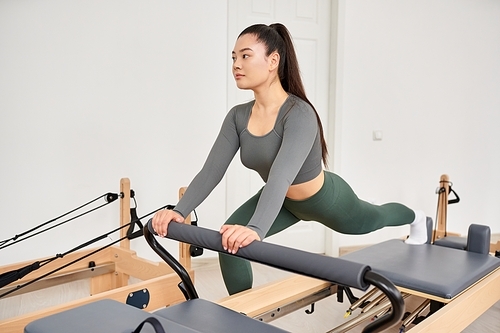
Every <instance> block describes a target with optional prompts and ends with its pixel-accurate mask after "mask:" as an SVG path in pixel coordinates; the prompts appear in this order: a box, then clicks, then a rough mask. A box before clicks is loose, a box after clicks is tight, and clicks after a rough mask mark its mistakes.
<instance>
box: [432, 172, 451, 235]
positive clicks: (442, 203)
mask: <svg viewBox="0 0 500 333" xmlns="http://www.w3.org/2000/svg"><path fill="white" fill-rule="evenodd" d="M438 191H439V192H438V210H437V218H436V219H437V221H436V230H434V235H433V239H432V240H433V241H434V240H436V239H440V238H443V237H445V236H446V218H447V213H448V193H449V191H450V178H449V177H448V175H441V178H440V179H439V190H438Z"/></svg>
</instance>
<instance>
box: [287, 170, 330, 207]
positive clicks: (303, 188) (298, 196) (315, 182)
mask: <svg viewBox="0 0 500 333" xmlns="http://www.w3.org/2000/svg"><path fill="white" fill-rule="evenodd" d="M324 181H325V174H324V172H323V171H322V172H320V173H319V175H318V176H316V178H313V179H311V180H310V181H307V182H305V183H301V184H295V185H292V186H290V187H289V188H288V192H286V197H287V198H288V199H292V200H305V199H308V198H310V197H312V196H313V195H315V194H316V193H318V191H319V190H320V189H321V187H322V186H323V182H324Z"/></svg>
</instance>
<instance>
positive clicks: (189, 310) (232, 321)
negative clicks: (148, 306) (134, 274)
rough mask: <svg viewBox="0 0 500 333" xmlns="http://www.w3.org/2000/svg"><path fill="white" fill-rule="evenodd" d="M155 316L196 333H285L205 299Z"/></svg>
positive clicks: (180, 305)
mask: <svg viewBox="0 0 500 333" xmlns="http://www.w3.org/2000/svg"><path fill="white" fill-rule="evenodd" d="M154 314H155V315H157V316H161V317H163V318H167V319H169V320H171V321H174V322H177V323H184V325H188V326H189V327H190V328H192V329H194V330H195V331H196V332H207V333H209V332H218V333H224V332H238V333H256V332H259V333H261V332H262V333H283V332H286V331H283V330H282V329H280V328H277V327H275V326H272V325H269V324H265V323H263V322H261V321H258V320H255V319H252V318H250V317H247V316H245V315H242V314H240V313H238V312H235V311H233V310H230V309H228V308H225V307H223V306H220V305H218V304H215V303H211V302H209V301H206V300H203V299H199V298H197V299H192V300H189V301H186V302H182V303H179V304H177V305H175V306H170V307H168V308H164V309H161V310H158V311H156V312H154Z"/></svg>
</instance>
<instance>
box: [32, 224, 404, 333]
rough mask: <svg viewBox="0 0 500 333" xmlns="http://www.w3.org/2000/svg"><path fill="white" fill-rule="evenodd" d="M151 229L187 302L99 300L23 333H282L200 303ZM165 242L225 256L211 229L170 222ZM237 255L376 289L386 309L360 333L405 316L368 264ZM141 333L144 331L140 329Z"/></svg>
mask: <svg viewBox="0 0 500 333" xmlns="http://www.w3.org/2000/svg"><path fill="white" fill-rule="evenodd" d="M153 233H154V232H153V231H152V230H150V222H148V223H147V224H146V226H145V227H144V236H145V238H146V240H147V242H148V243H149V244H150V246H151V247H152V248H153V250H154V251H155V252H156V253H157V254H158V255H159V256H160V257H161V258H162V259H163V260H164V261H165V262H167V263H168V265H170V266H171V267H172V269H173V270H174V271H175V272H176V273H177V274H178V275H179V277H180V278H181V280H182V283H181V284H179V288H180V289H181V290H182V291H183V294H184V296H185V299H186V301H184V302H182V303H179V304H176V305H173V306H170V307H166V308H163V309H160V310H157V311H155V312H153V313H149V312H146V311H143V310H140V309H136V308H133V307H130V306H128V305H126V304H122V303H118V302H112V301H109V300H102V301H98V302H94V303H91V304H86V305H84V306H81V307H78V308H74V309H70V310H67V311H64V312H61V313H58V314H54V315H51V316H48V317H45V318H41V319H38V320H36V321H34V322H32V323H30V324H28V325H27V326H26V328H25V333H49V332H59V331H61V329H63V328H64V327H67V326H68V325H71V328H72V332H75V333H79V332H89V331H99V332H103V333H104V332H130V331H131V330H134V329H135V328H137V329H136V330H135V331H134V332H139V331H140V332H153V330H152V328H151V327H149V326H143V325H144V323H146V322H148V323H151V322H152V321H154V322H155V323H156V324H159V325H157V326H159V327H155V328H154V329H155V330H154V331H155V332H179V333H182V332H234V331H238V332H243V333H246V332H248V333H250V332H252V333H253V332H268V333H271V332H284V331H283V330H281V329H279V328H277V327H275V326H272V325H269V324H267V323H264V322H262V321H259V320H255V319H252V318H250V317H248V316H246V315H244V314H241V313H238V312H235V311H233V310H230V309H228V308H225V307H222V306H220V305H218V304H216V303H212V302H208V301H205V300H202V299H200V298H199V297H198V294H197V292H196V289H195V288H194V285H193V283H192V281H191V279H190V276H189V274H188V273H187V271H186V270H185V269H184V267H183V266H182V265H181V264H180V263H179V262H178V261H177V260H176V259H175V258H174V257H173V256H172V255H170V253H168V252H167V251H166V250H165V249H164V248H163V247H162V246H161V245H160V244H159V243H158V241H157V239H156V237H155V235H154V234H153ZM167 237H168V238H170V239H174V240H178V241H182V242H186V243H189V244H196V245H197V246H199V247H202V248H205V249H210V250H214V251H218V252H223V253H225V251H224V250H223V249H222V245H221V235H220V234H219V233H218V232H217V231H214V230H209V229H204V228H201V227H195V226H191V225H187V224H179V223H171V224H170V225H169V228H168V235H167ZM235 256H238V257H241V258H245V259H248V260H251V261H254V262H258V263H261V264H265V265H269V266H271V267H275V268H279V269H284V270H287V271H290V272H293V273H297V274H303V275H307V276H310V277H314V278H318V279H321V280H325V281H329V282H330V283H332V284H341V285H343V286H349V287H353V288H357V289H360V290H366V289H367V288H368V287H369V285H370V284H371V285H374V286H376V287H377V288H378V289H379V290H381V292H383V293H384V294H385V295H386V296H387V298H388V300H389V302H390V310H389V311H388V312H387V313H385V314H384V315H383V316H380V317H379V318H377V320H375V321H373V322H371V323H369V324H368V325H367V326H366V327H365V328H364V330H363V332H379V331H381V330H384V329H387V328H388V327H391V326H392V325H394V324H396V323H398V322H399V321H400V320H401V318H402V316H403V312H404V301H403V299H402V297H401V294H400V292H399V291H398V290H397V289H396V288H395V286H394V285H393V284H392V282H391V281H389V280H388V279H386V278H385V277H384V276H382V275H380V274H378V273H375V272H373V271H372V270H371V269H370V267H369V266H368V265H365V264H360V263H355V262H350V261H346V260H343V259H340V258H333V257H327V256H323V255H319V254H313V253H308V252H305V251H300V250H296V249H291V248H286V247H282V246H279V245H274V244H270V243H266V242H253V243H252V244H250V245H248V246H247V247H244V248H242V249H240V250H239V251H238V253H237V254H235ZM162 327H163V328H164V331H163V330H161V328H162ZM142 329H144V331H143V330H142Z"/></svg>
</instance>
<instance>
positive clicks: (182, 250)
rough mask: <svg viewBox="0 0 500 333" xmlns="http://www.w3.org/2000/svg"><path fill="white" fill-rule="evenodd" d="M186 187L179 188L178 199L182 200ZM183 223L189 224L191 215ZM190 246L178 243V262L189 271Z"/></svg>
mask: <svg viewBox="0 0 500 333" xmlns="http://www.w3.org/2000/svg"><path fill="white" fill-rule="evenodd" d="M186 190H187V187H181V188H180V189H179V199H180V198H182V196H183V195H184V193H185V192H186ZM184 223H186V224H191V215H188V216H187V217H186V219H185V220H184ZM190 247H191V245H190V244H186V243H181V242H179V262H180V263H181V265H182V266H184V268H185V269H186V270H190V269H191V253H190V252H189V248H190Z"/></svg>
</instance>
